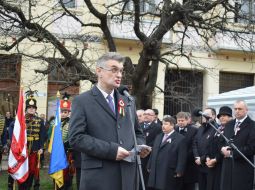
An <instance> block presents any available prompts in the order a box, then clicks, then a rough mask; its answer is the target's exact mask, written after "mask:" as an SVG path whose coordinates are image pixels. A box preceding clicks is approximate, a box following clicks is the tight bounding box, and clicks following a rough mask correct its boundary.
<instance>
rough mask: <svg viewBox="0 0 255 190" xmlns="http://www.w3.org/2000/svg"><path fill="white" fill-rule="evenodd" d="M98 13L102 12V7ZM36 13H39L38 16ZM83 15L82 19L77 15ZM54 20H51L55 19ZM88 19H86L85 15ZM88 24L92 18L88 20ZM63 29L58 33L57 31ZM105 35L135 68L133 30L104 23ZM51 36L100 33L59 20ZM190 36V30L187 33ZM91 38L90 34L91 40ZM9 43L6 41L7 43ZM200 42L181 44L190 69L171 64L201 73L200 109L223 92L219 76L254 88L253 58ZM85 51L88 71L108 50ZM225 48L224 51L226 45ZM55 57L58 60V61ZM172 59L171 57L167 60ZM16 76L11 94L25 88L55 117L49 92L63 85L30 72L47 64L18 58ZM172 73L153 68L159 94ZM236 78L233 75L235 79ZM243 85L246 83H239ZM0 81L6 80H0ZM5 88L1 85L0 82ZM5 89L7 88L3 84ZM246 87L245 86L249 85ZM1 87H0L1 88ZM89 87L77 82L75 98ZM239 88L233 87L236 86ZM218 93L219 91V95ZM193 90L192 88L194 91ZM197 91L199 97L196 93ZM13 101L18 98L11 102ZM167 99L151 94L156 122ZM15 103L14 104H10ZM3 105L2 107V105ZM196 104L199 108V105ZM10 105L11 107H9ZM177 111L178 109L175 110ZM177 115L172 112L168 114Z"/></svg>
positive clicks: (94, 46) (91, 44) (97, 43)
mask: <svg viewBox="0 0 255 190" xmlns="http://www.w3.org/2000/svg"><path fill="white" fill-rule="evenodd" d="M74 6H75V7H74V8H73V9H74V10H73V11H76V12H81V14H80V15H81V16H80V17H81V18H82V19H85V16H84V15H87V13H85V14H84V15H83V14H82V10H83V11H84V10H85V9H83V8H84V6H85V5H84V4H82V1H81V0H77V1H75V4H74ZM102 9H103V8H102ZM38 14H39V13H38ZM82 15H83V16H82ZM55 16H56V15H55ZM89 17H91V16H89ZM91 19H93V18H91ZM156 25H157V22H156V21H154V23H153V24H152V23H151V21H150V20H147V21H144V22H143V27H144V29H143V30H144V31H147V33H149V32H151V31H152V30H153V27H155V26H156ZM60 26H61V27H62V28H61V27H60ZM109 26H110V30H111V32H112V35H113V37H114V39H115V42H116V45H117V50H118V51H119V52H120V53H121V54H123V55H125V56H129V57H130V58H131V59H132V61H133V63H134V64H136V63H137V62H138V59H139V52H140V51H141V43H140V42H139V41H138V39H137V38H136V37H135V35H134V32H133V31H132V27H131V25H130V23H129V22H128V21H126V22H125V21H124V22H122V23H121V24H120V23H117V22H116V23H115V22H113V21H109ZM50 30H51V32H53V33H56V34H57V35H58V36H60V37H61V36H65V35H67V34H70V33H73V32H79V33H80V34H84V35H86V36H87V37H88V38H90V39H91V38H92V37H93V36H94V37H95V36H97V37H98V38H99V39H101V37H102V35H101V33H100V31H99V30H94V29H93V30H91V31H87V30H86V31H84V30H83V29H82V28H81V26H80V25H79V24H77V23H76V22H75V21H74V20H70V19H69V18H66V17H63V19H62V20H61V19H60V20H58V22H57V23H55V24H53V25H52V27H51V28H50ZM191 32H192V31H191ZM92 34H93V35H92ZM10 40H11V39H10ZM63 41H64V45H65V46H66V47H68V48H69V49H71V52H74V51H75V49H76V48H77V49H82V48H84V46H83V45H84V44H83V43H79V42H77V43H74V42H73V40H70V39H67V38H65V39H63ZM198 41H199V38H198V37H197V36H196V37H194V38H193V39H191V40H189V41H186V42H185V45H186V46H187V51H189V52H190V53H189V56H190V58H191V59H192V60H194V63H193V64H191V63H189V62H188V61H187V59H184V58H179V59H176V61H175V62H176V64H178V66H179V68H180V70H184V71H193V70H197V71H199V72H200V73H202V81H201V80H200V81H199V82H200V83H201V84H202V90H199V89H198V91H197V94H202V96H201V98H200V101H201V104H202V105H201V106H202V107H206V105H207V99H208V97H209V96H213V95H216V94H219V93H220V92H221V91H224V85H222V83H224V82H226V83H227V82H229V81H224V80H225V79H222V76H225V75H224V74H231V75H233V79H232V81H231V82H233V83H235V80H236V81H237V82H236V83H238V81H239V78H238V76H239V75H242V76H246V75H248V76H249V77H253V81H252V85H253V84H254V73H255V65H254V57H253V55H252V53H251V52H248V53H244V52H243V51H242V50H241V49H238V46H237V45H236V44H235V43H228V42H226V41H224V40H218V42H217V43H216V45H215V46H214V51H213V52H211V51H210V52H209V51H207V50H206V49H205V48H203V44H200V45H201V46H200V45H198V44H199V43H198ZM86 43H87V45H88V50H86V51H85V56H86V58H87V59H89V60H90V64H91V65H90V67H91V68H92V70H93V68H94V66H93V63H95V60H96V59H97V58H98V57H99V56H100V55H101V54H103V52H106V51H107V46H106V44H105V42H104V41H103V40H88V41H87V42H86ZM163 43H164V44H163V47H162V51H164V48H169V47H171V46H173V45H176V44H177V45H178V43H179V42H178V36H175V35H174V34H172V33H171V32H168V33H167V34H166V35H165V36H164V39H163ZM226 44H227V46H226ZM20 48H23V49H24V51H25V52H28V53H29V54H37V53H38V52H39V51H42V49H44V48H45V47H42V45H40V44H33V43H24V44H22V45H21V46H20ZM15 53H16V52H15V51H13V52H5V51H0V54H2V55H8V54H15ZM45 54H46V55H47V54H48V55H49V56H50V55H51V54H52V49H50V48H49V50H48V51H47V52H46V53H45ZM59 57H60V56H59ZM169 59H171V57H169ZM20 65H21V67H20V72H19V74H20V75H19V85H17V86H16V88H17V89H16V90H17V91H18V89H19V87H20V86H23V87H24V91H26V90H28V89H29V88H30V89H32V90H37V91H38V95H37V96H36V98H37V101H38V110H37V111H38V113H39V114H41V113H44V114H47V115H48V117H49V116H51V115H52V114H53V113H54V103H53V102H54V98H53V93H54V91H56V90H60V89H57V88H62V87H63V85H59V86H57V85H56V86H54V87H53V86H52V85H51V87H50V88H49V84H51V79H50V78H49V77H48V75H42V74H39V73H35V72H34V70H35V69H43V68H47V67H48V64H47V63H46V62H43V61H41V60H35V59H31V58H26V57H24V56H22V58H21V62H20ZM168 69H172V70H175V69H176V67H175V66H173V65H170V66H169V68H166V65H165V64H163V63H160V65H159V69H158V79H157V86H158V87H160V89H163V90H164V89H165V88H166V73H167V72H166V70H168ZM235 74H238V75H237V77H236V78H235ZM244 80H245V79H244ZM1 81H6V80H2V79H1V78H0V82H1ZM2 84H3V85H4V83H2ZM6 85H8V84H7V83H6ZM248 85H250V84H248ZM0 86H1V84H0ZM91 86H92V84H91V83H90V82H89V81H80V83H79V86H76V87H75V90H73V92H74V94H77V93H82V92H84V91H86V90H88V89H90V88H91ZM237 86H238V85H237ZM239 86H240V87H246V86H247V84H240V85H239ZM222 88H223V90H222ZM195 90H196V89H195ZM0 91H1V92H2V93H3V92H4V93H5V94H8V88H6V87H5V86H1V90H0ZM201 91H202V92H201ZM14 98H17V97H14ZM3 100H5V97H3ZM165 101H166V95H165V93H163V92H160V91H158V89H155V93H154V99H153V108H157V109H159V113H160V117H162V116H163V114H168V113H166V110H167V109H166V104H165ZM15 102H17V101H14V102H13V104H15ZM5 103H6V102H5ZM5 103H2V110H1V112H2V113H3V112H4V111H7V110H8V106H6V104H5ZM198 105H199V104H198ZM13 106H14V105H13ZM179 111H181V110H179ZM184 111H191V110H184ZM171 114H176V113H171Z"/></svg>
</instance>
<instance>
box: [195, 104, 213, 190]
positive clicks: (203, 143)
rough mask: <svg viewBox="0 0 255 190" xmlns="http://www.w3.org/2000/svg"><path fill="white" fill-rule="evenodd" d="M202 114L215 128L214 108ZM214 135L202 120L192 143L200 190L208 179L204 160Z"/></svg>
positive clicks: (203, 189) (203, 119)
mask: <svg viewBox="0 0 255 190" xmlns="http://www.w3.org/2000/svg"><path fill="white" fill-rule="evenodd" d="M204 113H205V114H206V115H207V116H209V117H210V119H209V121H210V122H211V123H212V124H214V125H215V126H216V121H215V118H216V111H215V109H214V108H206V109H205V110H204ZM214 134H215V130H214V128H212V127H211V126H210V125H209V123H208V122H207V121H206V120H205V118H204V117H203V118H202V126H201V127H199V129H198V131H197V134H196V136H195V139H194V142H193V154H194V157H195V163H196V164H197V165H198V167H199V169H198V185H199V189H200V190H206V187H207V179H208V166H207V165H206V159H207V156H208V148H209V145H210V143H211V142H212V139H213V136H214Z"/></svg>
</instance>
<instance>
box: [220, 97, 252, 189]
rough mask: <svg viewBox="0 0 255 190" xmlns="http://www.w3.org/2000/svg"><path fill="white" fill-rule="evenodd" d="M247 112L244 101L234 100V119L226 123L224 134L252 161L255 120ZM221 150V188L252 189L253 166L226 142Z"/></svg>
mask: <svg viewBox="0 0 255 190" xmlns="http://www.w3.org/2000/svg"><path fill="white" fill-rule="evenodd" d="M247 113H248V107H247V104H246V103H245V101H242V100H238V101H236V102H235V104H234V115H235V119H234V120H231V121H230V122H229V123H227V124H226V126H225V129H224V135H225V136H226V137H227V138H228V139H232V140H233V143H234V144H235V146H236V147H237V148H238V149H239V150H240V151H241V152H242V153H243V154H244V155H245V156H246V157H247V158H248V159H249V160H250V161H251V162H252V163H254V159H253V156H254V153H255V122H254V121H253V120H251V118H250V117H249V116H248V115H247ZM221 151H222V153H223V155H224V159H223V165H222V185H221V189H222V190H223V189H224V190H240V189H242V190H252V189H253V177H254V169H253V167H252V166H251V165H250V164H249V163H248V162H247V161H246V160H244V158H242V157H241V156H240V154H238V152H237V151H235V150H231V149H230V147H229V146H228V145H227V144H225V145H224V146H223V147H222V148H221ZM232 151H233V152H232Z"/></svg>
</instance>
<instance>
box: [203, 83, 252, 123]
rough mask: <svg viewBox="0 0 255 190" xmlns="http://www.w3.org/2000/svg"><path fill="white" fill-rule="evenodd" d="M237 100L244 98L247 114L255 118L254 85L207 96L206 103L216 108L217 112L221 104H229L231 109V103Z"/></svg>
mask: <svg viewBox="0 0 255 190" xmlns="http://www.w3.org/2000/svg"><path fill="white" fill-rule="evenodd" d="M237 100H244V101H245V102H246V103H247V105H248V109H249V112H248V115H249V116H250V117H251V118H252V119H253V120H255V86H251V87H246V88H240V89H238V90H232V91H229V92H224V93H221V94H218V95H215V96H211V97H209V98H208V101H207V104H208V106H209V107H213V108H215V109H216V111H217V113H218V111H219V109H220V107H221V106H229V107H230V108H232V109H233V104H234V103H235V101H237Z"/></svg>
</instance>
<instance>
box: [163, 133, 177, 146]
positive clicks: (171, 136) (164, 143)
mask: <svg viewBox="0 0 255 190" xmlns="http://www.w3.org/2000/svg"><path fill="white" fill-rule="evenodd" d="M176 133H177V132H176V131H174V132H173V133H172V134H171V135H169V136H168V137H167V139H166V140H165V141H164V142H163V143H161V145H160V148H163V147H164V146H165V145H166V144H168V143H170V144H171V143H173V141H174V139H175V136H176ZM169 139H171V142H170V141H169ZM161 140H162V139H161Z"/></svg>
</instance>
